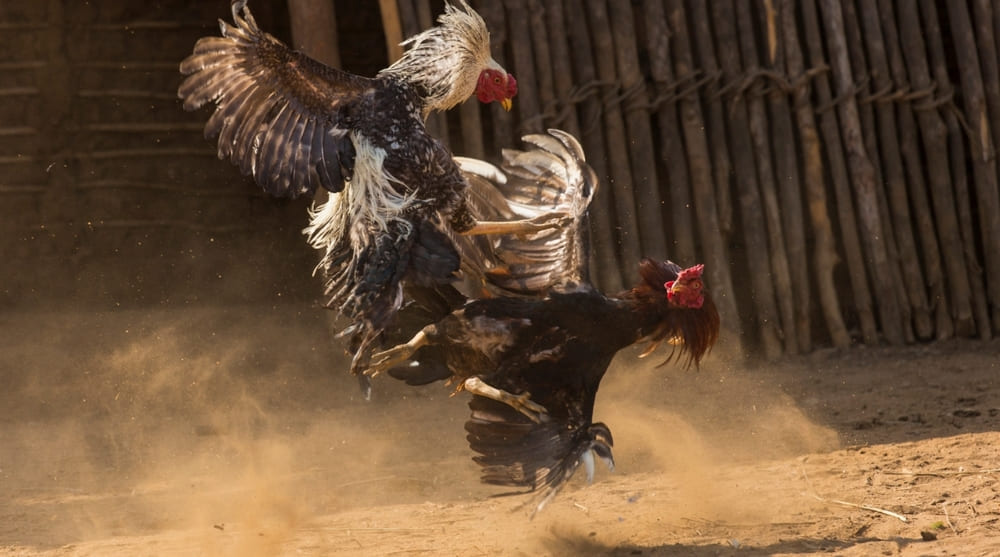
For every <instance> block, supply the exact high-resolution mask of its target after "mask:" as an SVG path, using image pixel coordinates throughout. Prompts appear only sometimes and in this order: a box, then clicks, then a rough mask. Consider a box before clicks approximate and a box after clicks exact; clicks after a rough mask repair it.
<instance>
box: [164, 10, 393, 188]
mask: <svg viewBox="0 0 1000 557" xmlns="http://www.w3.org/2000/svg"><path fill="white" fill-rule="evenodd" d="M245 4H246V2H234V3H233V20H234V23H235V25H230V24H228V23H226V22H223V21H220V22H219V23H220V28H221V31H222V37H206V38H203V39H200V40H199V41H198V42H197V43H196V44H195V47H194V52H193V53H192V54H191V56H189V57H188V58H186V59H185V60H184V61H183V62H181V65H180V70H181V73H183V74H185V75H187V76H188V77H187V78H186V79H185V80H184V81H183V82H182V83H181V85H180V88H179V89H178V91H177V93H178V96H180V98H182V99H184V108H185V109H186V110H196V109H198V108H200V107H201V106H203V105H205V104H208V103H214V104H215V105H216V109H215V113H214V114H213V115H212V117H211V118H209V121H208V123H207V124H206V125H205V135H206V137H208V138H218V144H219V145H218V149H219V158H229V159H230V160H231V161H232V162H233V163H234V164H235V165H237V166H238V167H239V168H240V170H241V171H242V172H244V173H245V174H253V176H254V178H255V179H256V181H257V183H258V184H260V186H261V187H262V188H264V189H265V190H266V191H267V192H268V193H271V194H273V195H276V196H289V197H295V196H298V195H300V194H303V193H305V194H312V193H314V192H315V191H316V188H318V187H322V188H325V189H327V190H330V191H332V192H338V191H341V190H342V189H343V186H344V180H345V179H346V178H349V174H350V169H351V168H353V166H354V162H353V156H354V148H353V145H350V143H351V138H350V134H349V133H348V132H349V131H350V128H351V126H350V122H349V121H348V120H349V118H348V116H347V114H348V112H349V110H350V107H351V106H352V105H353V104H354V103H356V102H357V101H358V100H359V99H360V98H361V97H362V96H364V95H366V94H368V93H369V92H371V91H372V90H373V88H374V85H373V81H372V80H371V79H368V78H365V77H361V76H356V75H352V74H349V73H347V72H343V71H340V70H337V69H335V68H331V67H329V66H326V65H324V64H322V63H320V62H317V61H316V60H313V59H312V58H309V57H308V56H306V55H304V54H301V53H299V52H295V51H292V50H291V49H289V48H288V47H287V46H285V45H284V44H282V43H281V42H280V41H278V40H277V39H275V38H274V37H273V36H271V35H270V34H268V33H265V32H263V31H262V30H261V29H260V28H259V27H257V23H256V22H255V21H254V19H253V16H252V15H251V14H250V10H249V9H247V8H246V6H245ZM240 10H242V11H243V16H242V17H241V16H240V15H239V12H240ZM345 144H346V145H345ZM344 159H351V160H344ZM344 169H347V172H346V173H345V172H344ZM345 174H346V175H345Z"/></svg>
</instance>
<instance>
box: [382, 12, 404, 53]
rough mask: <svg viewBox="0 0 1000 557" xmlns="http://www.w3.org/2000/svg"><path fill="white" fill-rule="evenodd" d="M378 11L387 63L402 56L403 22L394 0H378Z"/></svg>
mask: <svg viewBox="0 0 1000 557" xmlns="http://www.w3.org/2000/svg"><path fill="white" fill-rule="evenodd" d="M378 7H379V13H380V14H382V32H383V33H385V51H386V52H387V53H388V54H389V63H390V64H391V63H393V62H395V61H396V60H399V59H400V58H402V57H403V47H402V45H400V43H402V42H403V23H402V21H401V20H400V16H399V3H398V2H396V0H378Z"/></svg>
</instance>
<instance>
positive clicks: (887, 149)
mask: <svg viewBox="0 0 1000 557" xmlns="http://www.w3.org/2000/svg"><path fill="white" fill-rule="evenodd" d="M860 7H861V22H862V24H863V26H864V32H865V37H864V44H865V45H866V47H867V49H868V55H869V56H868V62H869V64H870V66H871V70H872V71H871V74H872V84H873V86H874V88H875V90H876V91H890V90H892V89H894V88H895V83H893V80H892V72H891V71H890V70H889V61H888V57H887V55H886V48H885V41H884V39H883V36H882V27H881V22H880V20H879V13H878V6H877V5H876V4H874V3H872V2H861V3H860ZM874 108H875V113H876V114H875V115H876V118H877V120H878V126H877V128H878V129H877V132H878V140H879V148H880V152H881V154H882V170H883V179H884V182H883V184H884V185H885V187H886V189H887V194H888V199H889V203H888V206H889V210H890V212H891V221H890V222H891V223H892V228H893V235H894V238H895V245H896V249H897V253H898V257H899V259H898V261H899V264H900V272H901V274H902V278H903V281H902V282H901V284H900V285H901V286H904V287H905V288H903V291H902V295H903V296H904V297H905V298H904V301H905V302H906V305H905V306H903V307H906V308H909V312H910V314H911V317H912V320H913V327H914V329H915V332H916V335H917V337H919V338H920V339H923V340H927V339H929V338H931V337H932V336H933V335H934V324H933V322H932V321H931V315H930V310H929V308H928V303H927V296H926V291H925V285H924V272H923V270H922V269H921V266H920V262H919V257H918V253H917V248H916V241H915V240H914V237H913V225H912V219H911V217H910V202H909V196H908V195H907V191H906V174H905V171H904V169H903V159H902V154H901V153H900V146H899V141H900V139H902V138H901V135H900V133H899V131H898V129H897V125H896V112H895V106H893V105H892V104H889V102H887V101H881V100H876V102H875V103H874ZM909 139H915V138H909Z"/></svg>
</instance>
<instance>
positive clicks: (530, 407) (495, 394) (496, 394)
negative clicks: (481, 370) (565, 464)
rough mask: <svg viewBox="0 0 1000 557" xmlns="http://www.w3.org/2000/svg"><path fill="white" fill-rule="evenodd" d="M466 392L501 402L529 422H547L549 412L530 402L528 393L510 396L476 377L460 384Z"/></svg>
mask: <svg viewBox="0 0 1000 557" xmlns="http://www.w3.org/2000/svg"><path fill="white" fill-rule="evenodd" d="M462 386H463V387H464V388H465V390H466V391H469V392H470V393H472V394H474V395H479V396H481V397H485V398H488V399H492V400H495V401H497V402H502V403H504V404H506V405H507V406H510V407H511V408H513V409H514V410H517V411H518V412H520V413H522V414H524V415H525V416H527V417H528V419H529V420H531V421H533V422H535V423H536V424H540V423H542V422H546V421H548V420H549V412H548V410H546V409H545V407H544V406H542V405H541V404H538V403H537V402H535V401H533V400H531V394H530V393H522V394H519V395H512V394H510V393H508V392H507V391H504V390H501V389H498V388H496V387H494V386H492V385H487V384H486V383H485V382H483V380H482V379H480V378H478V377H469V378H468V379H466V380H465V383H463V384H462Z"/></svg>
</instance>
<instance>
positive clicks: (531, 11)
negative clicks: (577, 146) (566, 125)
mask: <svg viewBox="0 0 1000 557" xmlns="http://www.w3.org/2000/svg"><path fill="white" fill-rule="evenodd" d="M549 4H558V2H550V3H548V4H543V3H542V2H541V0H528V21H529V23H530V29H531V46H532V52H533V53H534V55H535V59H534V63H535V78H536V82H537V91H538V105H539V113H538V118H539V126H540V127H541V128H542V129H547V128H550V127H553V125H554V123H555V117H556V87H555V76H554V75H553V70H552V53H551V52H549V30H548V28H547V27H546V25H545V11H546V9H547V6H548V5H549Z"/></svg>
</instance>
